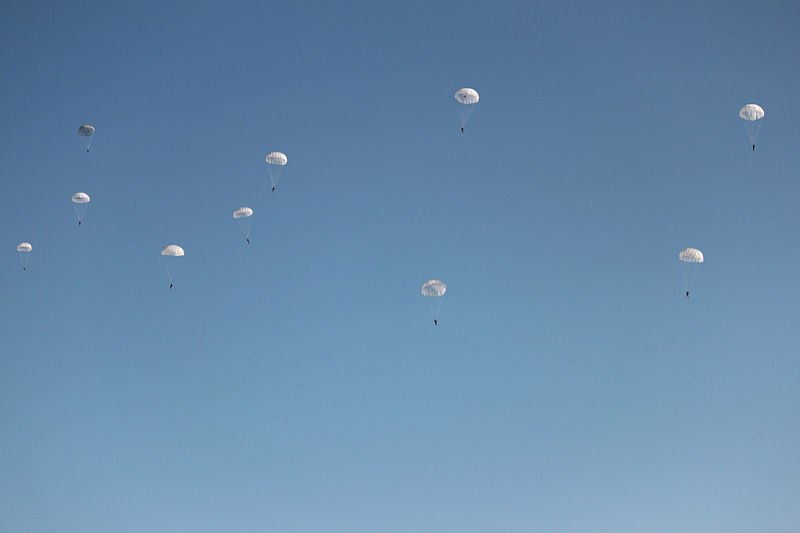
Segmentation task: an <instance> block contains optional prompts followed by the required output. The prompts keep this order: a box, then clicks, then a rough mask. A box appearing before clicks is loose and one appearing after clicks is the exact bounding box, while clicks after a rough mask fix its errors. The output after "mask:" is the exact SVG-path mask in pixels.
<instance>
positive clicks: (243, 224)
mask: <svg viewBox="0 0 800 533" xmlns="http://www.w3.org/2000/svg"><path fill="white" fill-rule="evenodd" d="M252 216H253V210H252V209H250V208H249V207H240V208H239V209H237V210H236V211H234V212H233V218H234V219H235V220H236V222H238V223H239V229H240V230H241V231H242V234H243V235H244V240H245V242H246V243H247V244H250V226H251V224H252V218H251V217H252Z"/></svg>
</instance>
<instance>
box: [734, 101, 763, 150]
mask: <svg viewBox="0 0 800 533" xmlns="http://www.w3.org/2000/svg"><path fill="white" fill-rule="evenodd" d="M739 117H740V118H741V119H742V120H744V128H745V130H747V136H748V137H750V144H752V145H753V150H755V149H756V142H757V141H758V134H759V133H760V132H761V119H763V118H764V109H762V107H761V106H760V105H758V104H747V105H746V106H744V107H742V108H741V109H740V110H739Z"/></svg>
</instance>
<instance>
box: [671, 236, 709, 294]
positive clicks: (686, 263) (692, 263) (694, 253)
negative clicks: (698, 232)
mask: <svg viewBox="0 0 800 533" xmlns="http://www.w3.org/2000/svg"><path fill="white" fill-rule="evenodd" d="M678 259H680V260H681V262H682V263H683V282H684V290H685V291H686V297H687V298H688V297H689V292H690V291H691V290H692V284H693V283H694V278H695V276H696V275H697V265H699V264H701V263H703V261H705V258H704V257H703V252H701V251H700V250H698V249H697V248H684V249H683V250H681V252H680V253H679V254H678Z"/></svg>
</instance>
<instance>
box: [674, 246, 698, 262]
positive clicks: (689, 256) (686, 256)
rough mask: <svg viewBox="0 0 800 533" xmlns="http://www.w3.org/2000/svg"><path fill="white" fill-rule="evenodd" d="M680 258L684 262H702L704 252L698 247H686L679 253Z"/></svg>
mask: <svg viewBox="0 0 800 533" xmlns="http://www.w3.org/2000/svg"><path fill="white" fill-rule="evenodd" d="M678 259H680V260H681V261H683V262H684V263H702V262H703V252H701V251H700V250H698V249H697V248H686V249H684V250H681V253H679V254H678Z"/></svg>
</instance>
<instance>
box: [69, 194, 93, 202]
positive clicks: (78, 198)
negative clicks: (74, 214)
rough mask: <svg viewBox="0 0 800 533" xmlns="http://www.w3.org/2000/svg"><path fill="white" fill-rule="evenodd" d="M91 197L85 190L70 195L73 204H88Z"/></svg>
mask: <svg viewBox="0 0 800 533" xmlns="http://www.w3.org/2000/svg"><path fill="white" fill-rule="evenodd" d="M91 201H92V199H91V198H89V195H88V194H86V193H85V192H76V193H75V194H73V195H72V203H74V204H88V203H89V202H91Z"/></svg>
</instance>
